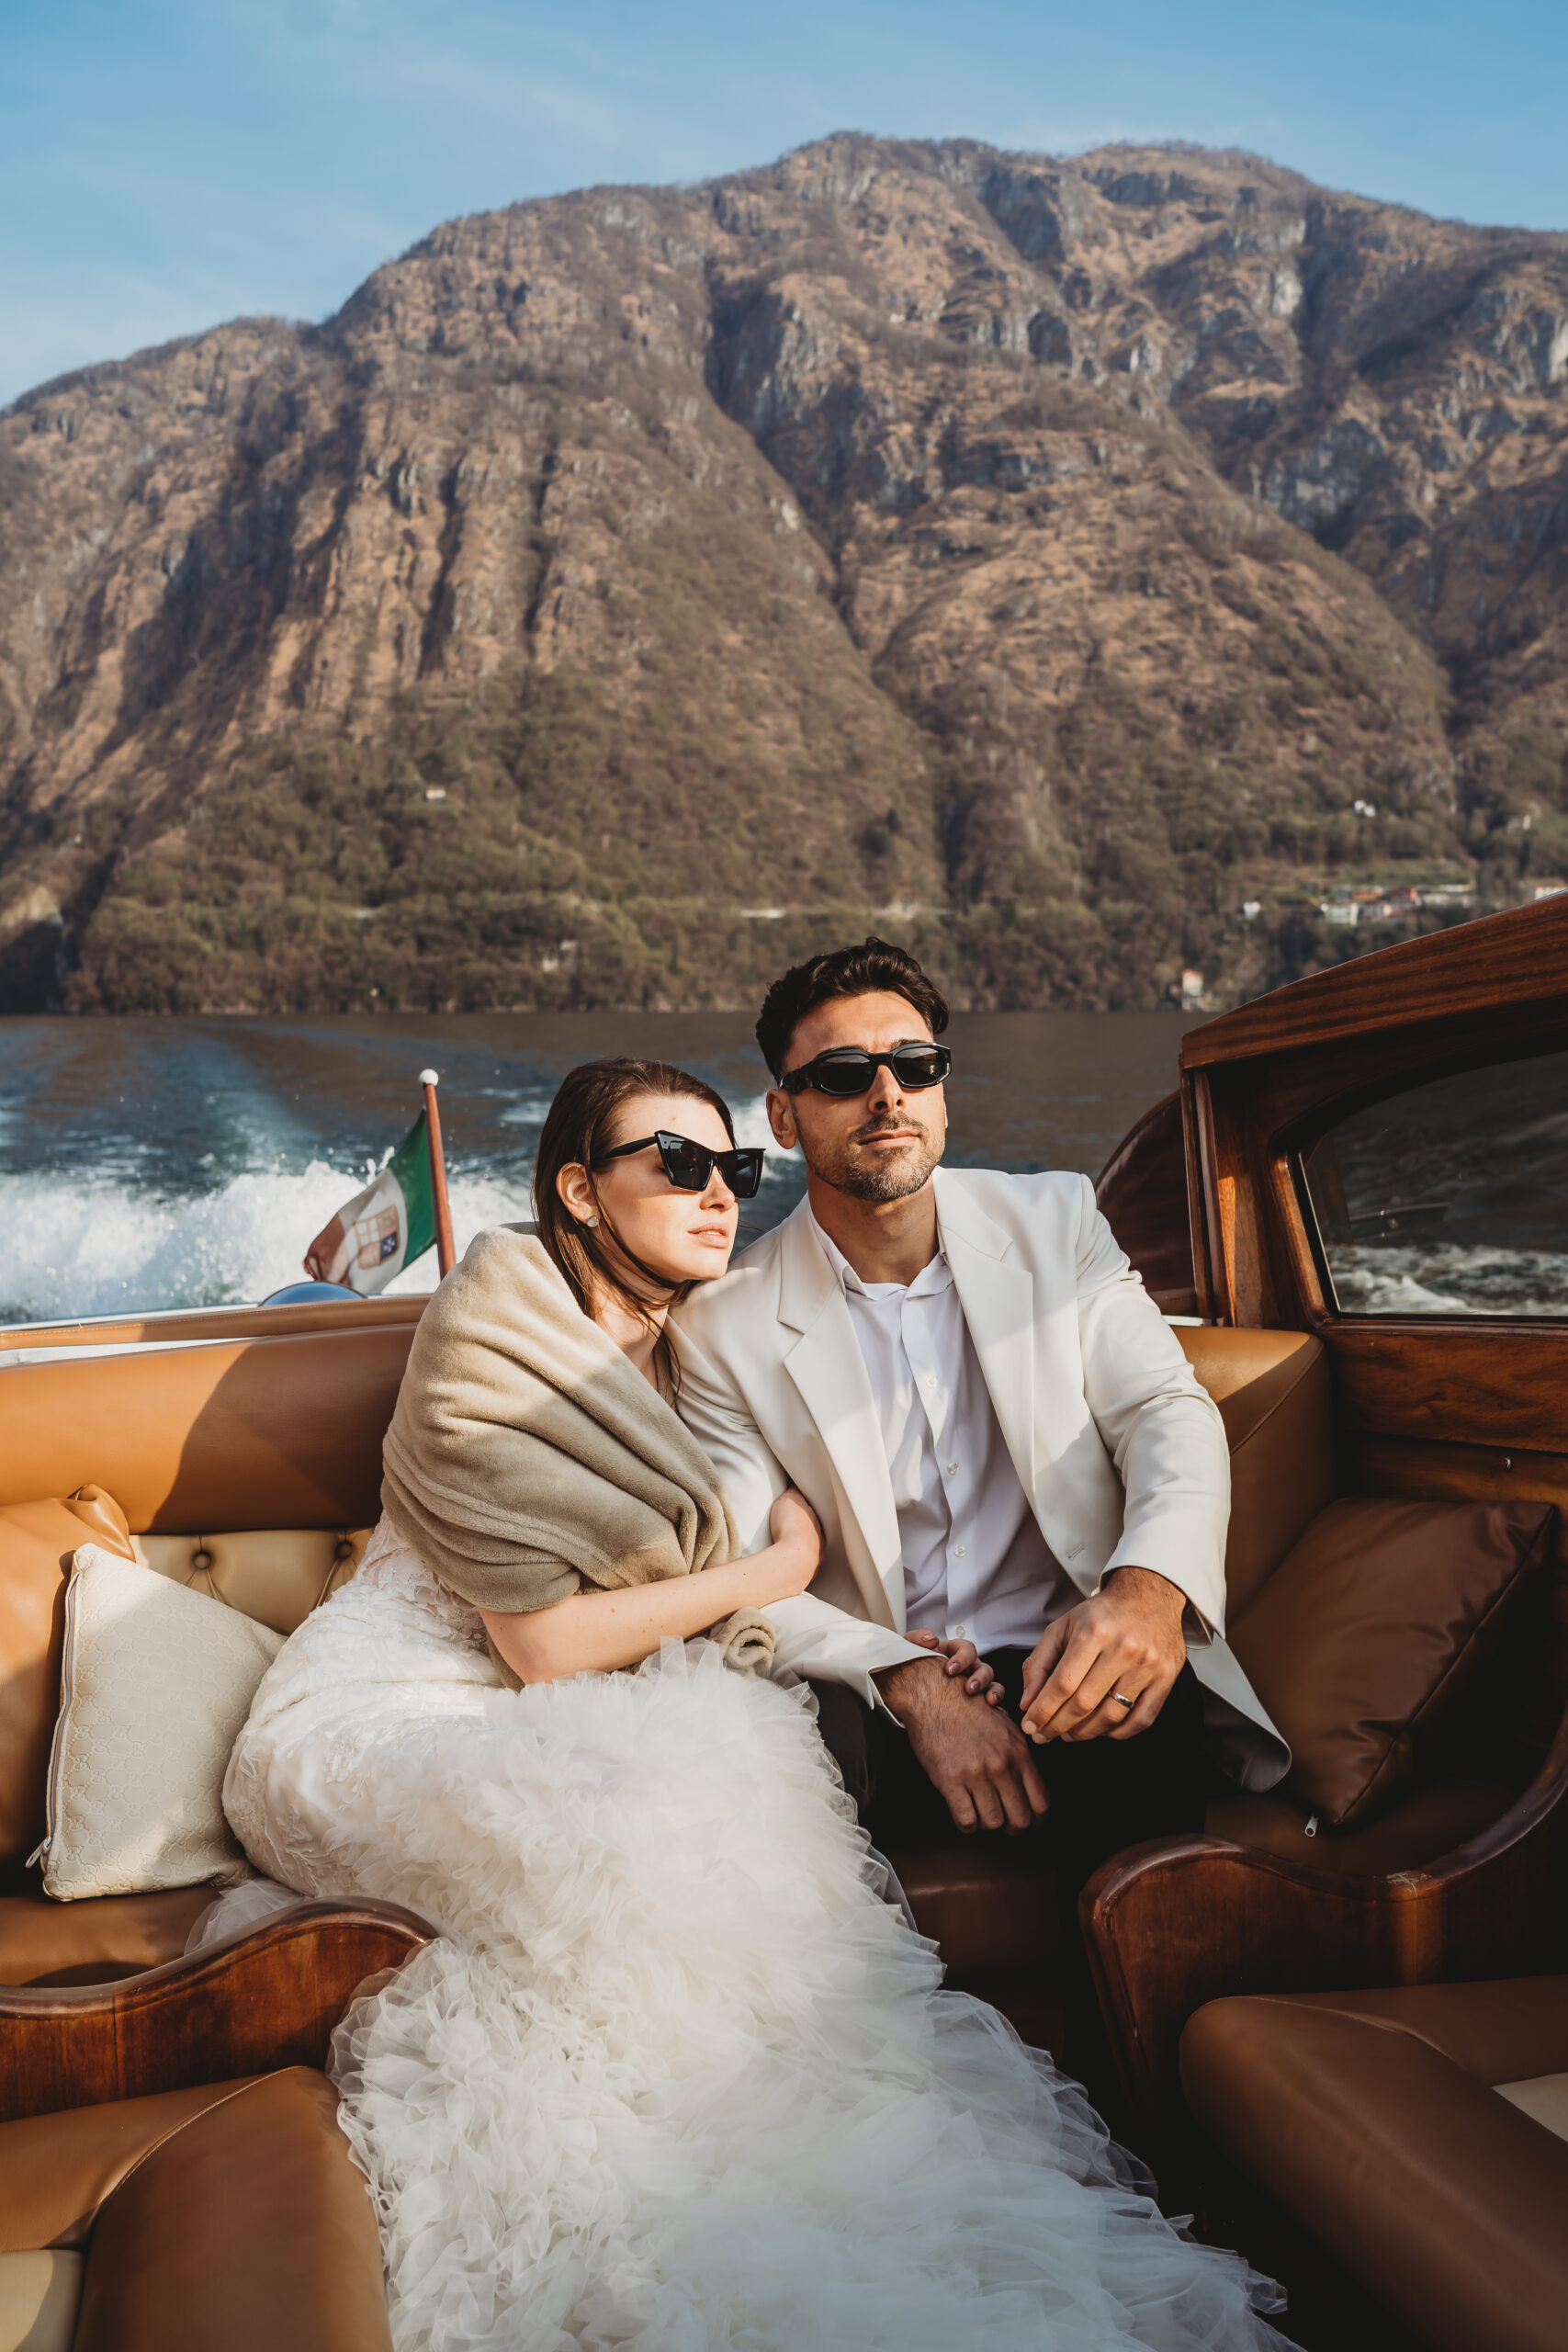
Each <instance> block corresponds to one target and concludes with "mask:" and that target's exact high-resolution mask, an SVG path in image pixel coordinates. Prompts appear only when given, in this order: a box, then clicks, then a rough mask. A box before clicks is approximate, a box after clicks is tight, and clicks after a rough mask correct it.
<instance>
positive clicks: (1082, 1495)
mask: <svg viewBox="0 0 1568 2352" xmlns="http://www.w3.org/2000/svg"><path fill="white" fill-rule="evenodd" d="M933 1182H934V1185H935V1191H936V1208H937V1219H938V1224H939V1227H940V1229H941V1234H942V1247H943V1249H944V1250H945V1251H946V1253H947V1260H948V1263H949V1265H950V1266H951V1267H952V1269H953V1282H954V1284H955V1286H956V1288H957V1291H958V1295H959V1299H960V1302H961V1303H962V1306H963V1308H964V1319H965V1321H966V1323H967V1324H968V1327H969V1332H970V1336H971V1338H972V1339H973V1340H974V1342H975V1351H976V1355H977V1356H978V1358H979V1361H980V1366H981V1370H982V1372H983V1374H984V1375H985V1380H986V1385H987V1388H988V1389H989V1391H990V1396H991V1402H992V1404H993V1405H994V1406H995V1408H996V1413H997V1419H998V1422H999V1423H1000V1426H1001V1430H1002V1435H1003V1438H1004V1439H1005V1441H1006V1443H1007V1447H1008V1451H1009V1453H1010V1455H1011V1457H1012V1461H1013V1464H1014V1466H1015V1468H1016V1469H1017V1471H1018V1475H1019V1477H1020V1479H1021V1482H1022V1486H1023V1490H1024V1493H1025V1494H1026V1495H1027V1496H1028V1497H1029V1498H1030V1502H1031V1504H1032V1508H1033V1510H1034V1514H1035V1517H1036V1518H1037V1519H1038V1521H1039V1522H1040V1527H1041V1530H1042V1532H1043V1535H1044V1537H1045V1541H1046V1542H1047V1544H1049V1545H1050V1547H1051V1550H1052V1551H1053V1553H1054V1554H1055V1557H1056V1558H1057V1560H1058V1561H1060V1563H1061V1565H1062V1567H1063V1568H1064V1569H1065V1571H1066V1574H1067V1575H1068V1576H1069V1577H1071V1578H1072V1581H1073V1582H1074V1584H1076V1585H1077V1589H1078V1590H1079V1591H1080V1592H1081V1593H1083V1594H1084V1595H1085V1596H1086V1597H1087V1596H1089V1595H1090V1594H1093V1593H1095V1592H1097V1591H1098V1590H1099V1589H1100V1583H1101V1580H1102V1579H1103V1578H1104V1577H1106V1576H1107V1575H1109V1573H1110V1572H1111V1569H1113V1568H1118V1567H1122V1566H1133V1565H1136V1566H1142V1567H1147V1568H1154V1569H1156V1570H1157V1571H1158V1573H1159V1574H1160V1575H1161V1576H1163V1577H1168V1579H1169V1581H1170V1582H1171V1583H1172V1584H1174V1585H1176V1586H1177V1587H1179V1589H1180V1590H1181V1591H1182V1592H1183V1593H1185V1595H1186V1596H1187V1600H1188V1602H1189V1604H1190V1606H1189V1608H1188V1611H1187V1623H1188V1629H1189V1631H1188V1649H1189V1653H1190V1657H1191V1659H1192V1664H1193V1667H1194V1668H1195V1670H1196V1672H1197V1674H1198V1676H1199V1679H1200V1680H1201V1682H1202V1683H1203V1684H1204V1686H1205V1689H1206V1691H1207V1693H1208V1694H1209V1698H1210V1701H1211V1705H1210V1713H1211V1715H1212V1716H1213V1718H1214V1719H1215V1720H1216V1721H1217V1722H1218V1723H1219V1724H1221V1726H1222V1727H1223V1729H1224V1732H1225V1733H1226V1734H1227V1736H1226V1738H1225V1740H1224V1747H1225V1750H1226V1760H1227V1765H1228V1767H1229V1769H1230V1770H1232V1771H1233V1772H1234V1773H1235V1775H1236V1777H1237V1778H1238V1779H1240V1780H1242V1781H1244V1783H1245V1784H1246V1785H1247V1786H1248V1787H1253V1788H1267V1787H1270V1786H1272V1784H1273V1782H1274V1781H1277V1780H1278V1779H1280V1776H1281V1774H1282V1773H1283V1772H1284V1771H1285V1770H1287V1769H1288V1766H1289V1762H1290V1751H1289V1749H1288V1748H1287V1747H1286V1746H1285V1743H1284V1741H1283V1740H1282V1739H1281V1738H1280V1735H1279V1733H1278V1732H1277V1731H1276V1730H1275V1728H1274V1726H1273V1724H1271V1723H1270V1722H1269V1718H1268V1716H1267V1714H1266V1713H1264V1711H1263V1708H1262V1706H1261V1704H1260V1702H1258V1697H1257V1695H1256V1693H1255V1692H1254V1691H1253V1690H1252V1687H1251V1685H1250V1683H1249V1682H1248V1681H1247V1677H1246V1676H1245V1675H1244V1674H1243V1672H1242V1670H1241V1668H1240V1666H1239V1665H1238V1664H1237V1662H1236V1660H1235V1657H1234V1656H1233V1655H1232V1653H1231V1651H1230V1650H1229V1649H1228V1648H1227V1647H1226V1645H1225V1643H1224V1638H1223V1636H1224V1608H1225V1585H1224V1549H1225V1528H1226V1523H1227V1521H1228V1518H1229V1514H1230V1456H1229V1452H1228V1450H1227V1447H1226V1444H1225V1435H1224V1424H1223V1423H1222V1421H1221V1419H1220V1416H1219V1413H1218V1412H1217V1410H1216V1409H1215V1407H1214V1405H1213V1402H1212V1400H1211V1399H1210V1397H1208V1395H1207V1394H1206V1392H1205V1391H1204V1389H1203V1388H1202V1387H1201V1385H1200V1384H1199V1382H1198V1379H1197V1377H1196V1376H1195V1374H1193V1372H1192V1369H1191V1367H1190V1364H1189V1363H1188V1362H1187V1359H1186V1357H1185V1356H1184V1355H1183V1354H1182V1351H1181V1350H1180V1348H1179V1346H1178V1344H1177V1342H1176V1340H1175V1339H1174V1338H1173V1337H1172V1334H1171V1332H1170V1330H1169V1328H1168V1325H1167V1324H1166V1322H1165V1320H1164V1318H1163V1317H1161V1315H1160V1313H1159V1310H1158V1309H1157V1308H1156V1306H1155V1305H1154V1303H1153V1301H1152V1300H1151V1299H1150V1298H1149V1296H1148V1294H1147V1293H1146V1291H1145V1288H1144V1285H1143V1282H1142V1279H1141V1278H1140V1277H1139V1276H1138V1275H1137V1274H1136V1273H1134V1271H1133V1269H1132V1267H1131V1266H1130V1265H1129V1264H1128V1262H1127V1260H1126V1258H1125V1256H1124V1255H1123V1254H1122V1250H1120V1249H1119V1248H1118V1246H1117V1243H1116V1240H1115V1238H1114V1237H1113V1235H1112V1234H1111V1228H1110V1227H1109V1226H1108V1225H1107V1224H1106V1222H1105V1219H1104V1218H1103V1217H1102V1216H1100V1211H1099V1210H1098V1208H1097V1207H1096V1206H1095V1200H1094V1188H1093V1186H1092V1185H1091V1184H1090V1182H1089V1179H1088V1178H1087V1177H1084V1176H1075V1175H1055V1174H1045V1175H1035V1176H1010V1175H1003V1174H999V1173H997V1172H995V1171H993V1170H981V1169H939V1170H937V1172H936V1175H935V1178H934V1179H933ZM671 1336H672V1338H673V1340H674V1343H675V1348H676V1352H677V1355H678V1358H679V1363H680V1379H681V1386H680V1397H679V1407H680V1411H681V1415H682V1419H684V1420H685V1422H686V1423H687V1425H688V1427H689V1428H690V1429H691V1430H692V1433H693V1435H694V1437H696V1438H697V1439H698V1441H699V1442H701V1444H702V1445H703V1446H704V1447H705V1450H706V1452H707V1454H708V1456H709V1459H710V1460H711V1461H712V1463H713V1464H714V1467H715V1469H716V1471H717V1473H718V1478H719V1483H720V1485H721V1486H722V1487H723V1488H724V1491H725V1494H726V1496H727V1498H728V1502H729V1507H730V1509H731V1510H732V1511H733V1513H734V1515H735V1523H736V1529H737V1532H738V1534H739V1541H740V1547H741V1550H742V1552H753V1551H756V1550H758V1549H759V1548H760V1547H761V1545H762V1544H765V1543H766V1542H767V1541H768V1514H769V1511H770V1510H771V1509H772V1507H773V1501H774V1498H776V1497H777V1496H778V1494H779V1493H780V1492H781V1491H782V1490H783V1488H784V1485H785V1484H786V1483H789V1482H793V1484H794V1485H795V1486H796V1487H799V1489H800V1491H801V1493H802V1494H803V1495H804V1496H805V1497H806V1498H807V1501H808V1502H809V1503H810V1504H811V1506H812V1508H813V1510H815V1511H816V1512H817V1515H818V1518H819V1519H820V1520H821V1522H822V1530H823V1534H824V1536H825V1538H826V1550H825V1553H824V1555H823V1560H822V1565H821V1566H820V1567H819V1569H818V1572H817V1575H816V1577H815V1578H814V1579H813V1582H812V1585H811V1589H810V1590H809V1592H807V1593H803V1594H802V1595H801V1596H800V1597H799V1598H798V1599H796V1600H785V1601H782V1602H774V1603H771V1604H770V1606H769V1609H768V1612H767V1613H768V1615H769V1617H770V1618H771V1619H772V1621H773V1625H774V1627H775V1630H776V1633H777V1637H778V1649H777V1667H778V1668H779V1669H782V1670H784V1671H786V1672H789V1673H791V1674H795V1675H799V1676H811V1677H815V1678H818V1679H825V1680H829V1681H837V1682H843V1683H847V1684H848V1685H849V1686H850V1687H851V1688H852V1689H853V1690H856V1691H859V1692H860V1694H861V1696H862V1698H863V1699H864V1700H865V1701H866V1702H867V1704H868V1705H872V1706H875V1705H879V1704H880V1703H881V1698H880V1693H879V1692H878V1691H877V1690H876V1688H875V1686H874V1683H873V1682H872V1680H871V1677H872V1676H873V1675H874V1674H875V1673H877V1672H879V1671H880V1670H881V1669H882V1668H886V1667H890V1666H896V1665H897V1664H898V1663H899V1662H900V1661H901V1660H902V1659H905V1658H912V1657H922V1656H923V1655H925V1653H923V1652H922V1651H920V1650H919V1649H918V1648H917V1647H916V1646H915V1645H913V1644H912V1643H910V1642H908V1641H906V1640H905V1639H904V1623H905V1619H904V1565H903V1558H902V1553H901V1549H900V1544H899V1538H898V1519H897V1510H895V1507H894V1501H893V1489H892V1484H891V1480H890V1478H889V1476H888V1470H887V1463H886V1455H885V1453H884V1451H883V1444H882V1434H881V1430H880V1426H879V1424H878V1421H877V1417H876V1408H875V1404H874V1399H873V1397H872V1392H871V1383H870V1381H869V1380H868V1378H867V1376H866V1372H865V1366H864V1363H863V1361H862V1357H861V1352H860V1345H859V1342H858V1340H856V1338H855V1332H854V1327H853V1325H852V1321H851V1319H850V1312H849V1308H848V1306H846V1304H845V1302H844V1295H843V1292H842V1290H841V1289H840V1285H839V1283H838V1281H837V1279H836V1278H835V1276H834V1274H833V1272H832V1270H831V1268H830V1267H829V1264H828V1261H827V1260H826V1258H825V1257H824V1256H823V1253H822V1250H821V1247H820V1245H819V1244H818V1240H817V1238H816V1236H815V1235H814V1234H813V1232H812V1230H811V1227H810V1224H809V1222H808V1220H807V1210H806V1204H805V1203H804V1202H803V1203H802V1204H801V1205H800V1206H799V1207H798V1208H797V1209H796V1210H795V1213H794V1215H793V1216H790V1217H788V1218H786V1220H785V1221H784V1224H783V1225H782V1226H780V1227H778V1228H777V1229H776V1231H774V1232H773V1233H770V1234H767V1235H765V1236H764V1238H762V1239H761V1241H759V1242H757V1243H755V1244H754V1245H753V1247H752V1248H751V1249H750V1250H747V1251H746V1252H745V1254H744V1255H743V1256H742V1257H740V1258H739V1259H738V1260H737V1261H736V1263H735V1264H734V1266H733V1267H732V1268H731V1269H730V1271H729V1272H728V1274H726V1275H725V1276H724V1277H723V1279H722V1280H721V1281H718V1282H716V1283H705V1284H704V1285H703V1286H702V1288H701V1289H700V1290H697V1291H695V1292H694V1293H693V1295H692V1296H691V1297H690V1298H689V1299H688V1300H687V1301H686V1303H685V1305H684V1306H682V1307H681V1308H679V1309H678V1310H677V1312H676V1314H675V1315H674V1316H672V1317H671Z"/></svg>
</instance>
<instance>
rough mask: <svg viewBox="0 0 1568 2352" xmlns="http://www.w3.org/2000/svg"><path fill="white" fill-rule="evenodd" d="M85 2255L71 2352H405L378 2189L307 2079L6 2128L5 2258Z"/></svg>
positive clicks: (136, 2101) (1, 2148) (0, 2138)
mask: <svg viewBox="0 0 1568 2352" xmlns="http://www.w3.org/2000/svg"><path fill="white" fill-rule="evenodd" d="M83 2244H87V2245H88V2246H89V2252H88V2256H87V2266H86V2277H85V2284H84V2289H83V2295H82V2310H81V2317H80V2320H79V2321H78V2324H77V2331H76V2337H75V2344H74V2347H73V2352H211V2347H212V2346H215V2345H221V2346H223V2347H224V2352H276V2347H277V2346H280V2345H287V2346H288V2347H289V2352H390V2345H391V2336H390V2332H389V2327H388V2324H387V2307H386V2299H385V2295H384V2291H383V2288H382V2281H381V2249H380V2245H379V2243H378V2238H377V2233H376V2222H375V2216H374V2214H373V2213H372V2211H371V2207H370V2199H369V2194H368V2191H367V2188H366V2184H365V2179H364V2177H363V2175H362V2174H360V2173H359V2172H357V2171H356V2170H355V2166H354V2164H353V2161H352V2159H351V2158H350V2155H349V2153H348V2143H347V2142H346V2141H345V2140H344V2136H343V2134H342V2132H341V2131H339V2130H338V2128H337V2101H336V2098H334V2096H333V2090H332V2086H331V2085H330V2084H329V2083H328V2082H327V2080H326V2078H325V2077H324V2075H318V2074H316V2073H314V2072H313V2071H312V2070H311V2069H310V2068H309V2067H306V2066H289V2067H286V2068H285V2069H283V2070H282V2071H281V2072H280V2073H277V2074H275V2075H251V2076H248V2077H245V2078H243V2079H242V2080H240V2081H238V2082H230V2083H207V2084H202V2085H199V2086H197V2087H196V2088H194V2089H190V2090H182V2091H165V2092H163V2093H161V2094H160V2095H159V2096H157V2097H155V2098H132V2099H122V2100H120V2101H118V2103H117V2104H115V2105H112V2106H107V2107H79V2108H73V2109H70V2110H69V2111H68V2112H67V2113H65V2114H62V2115H36V2116H29V2117H28V2118H27V2119H26V2120H23V2121H21V2122H16V2123H4V2124H0V2252H10V2251H13V2250H20V2249H22V2248H24V2247H32V2246H48V2245H52V2246H67V2247H74V2246H80V2245H83Z"/></svg>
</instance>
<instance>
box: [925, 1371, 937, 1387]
mask: <svg viewBox="0 0 1568 2352" xmlns="http://www.w3.org/2000/svg"><path fill="white" fill-rule="evenodd" d="M926 1386H927V1387H928V1388H934V1387H935V1386H936V1374H935V1373H934V1372H928V1373H927V1374H926Z"/></svg>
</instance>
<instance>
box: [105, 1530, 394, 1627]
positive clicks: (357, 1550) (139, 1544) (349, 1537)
mask: <svg viewBox="0 0 1568 2352" xmlns="http://www.w3.org/2000/svg"><path fill="white" fill-rule="evenodd" d="M370 1535H371V1531H370V1529H369V1528H367V1527H356V1528H342V1529H340V1528H329V1527H272V1528H246V1529H244V1530H243V1531H240V1532H228V1533H221V1534H217V1535H133V1536H132V1537H131V1539H130V1540H131V1546H132V1548H133V1550H134V1551H135V1554H136V1556H137V1558H138V1559H139V1560H140V1561H141V1563H142V1565H143V1566H145V1567H149V1568H154V1569H156V1571H157V1573H158V1574H159V1576H161V1577H170V1578H171V1579H172V1580H173V1581H174V1582H175V1584H183V1585H188V1586H189V1587H190V1589H192V1591H194V1592H201V1593H206V1594H208V1595H209V1596H210V1598H211V1599H212V1600H221V1601H223V1602H225V1603H226V1604H227V1605H228V1607H229V1608H231V1609H237V1610H239V1611H240V1612H241V1614H242V1616H245V1617H254V1618H256V1619H257V1620H258V1621H259V1623H262V1624H264V1625H270V1626H271V1627H272V1630H273V1632H274V1633H275V1634H291V1633H292V1632H293V1631H294V1628H295V1627H296V1626H297V1625H300V1624H303V1623H304V1621H305V1619H306V1618H307V1617H308V1616H309V1615H310V1611H311V1610H312V1609H315V1608H318V1607H319V1606H320V1605H321V1602H322V1601H323V1600H326V1599H327V1598H328V1597H329V1595H331V1594H332V1593H334V1592H335V1591H336V1590H337V1589H338V1587H339V1585H342V1584H346V1583H347V1582H348V1579H349V1577H351V1576H353V1574H354V1572H355V1568H357V1567H358V1566H359V1563H360V1561H361V1559H362V1558H363V1557H364V1555H365V1546H366V1545H367V1543H368V1542H369V1541H370Z"/></svg>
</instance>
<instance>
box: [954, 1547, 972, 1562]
mask: <svg viewBox="0 0 1568 2352" xmlns="http://www.w3.org/2000/svg"><path fill="white" fill-rule="evenodd" d="M968 1549H969V1547H968V1545H967V1544H954V1545H953V1558H954V1559H955V1560H962V1559H963V1558H964V1556H965V1555H966V1554H967V1552H968Z"/></svg>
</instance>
